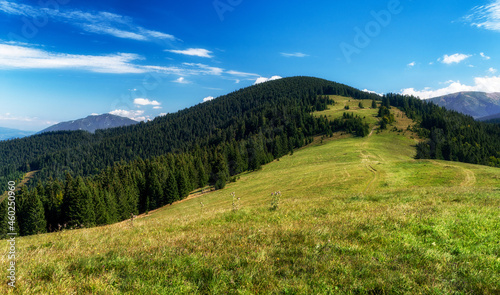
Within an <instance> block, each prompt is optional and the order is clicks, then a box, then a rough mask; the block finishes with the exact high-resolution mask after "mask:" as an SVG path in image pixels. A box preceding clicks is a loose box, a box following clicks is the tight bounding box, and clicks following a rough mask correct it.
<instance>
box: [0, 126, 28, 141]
mask: <svg viewBox="0 0 500 295" xmlns="http://www.w3.org/2000/svg"><path fill="white" fill-rule="evenodd" d="M34 133H35V132H34V131H25V130H20V129H14V128H6V127H0V141H2V140H9V139H15V138H23V137H25V136H30V135H32V134H34Z"/></svg>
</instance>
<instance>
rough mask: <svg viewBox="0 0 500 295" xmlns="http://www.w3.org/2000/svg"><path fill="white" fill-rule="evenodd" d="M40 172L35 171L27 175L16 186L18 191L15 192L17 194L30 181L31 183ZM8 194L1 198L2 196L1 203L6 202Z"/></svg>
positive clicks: (5, 193)
mask: <svg viewBox="0 0 500 295" xmlns="http://www.w3.org/2000/svg"><path fill="white" fill-rule="evenodd" d="M39 171H40V170H35V171H30V172H28V173H26V174H25V175H24V177H23V179H22V180H21V182H19V183H17V185H16V189H15V190H14V191H15V192H17V191H18V190H20V189H21V187H22V186H23V185H25V184H26V183H28V181H30V180H31V179H32V178H33V176H35V174H36V173H38V172H39ZM7 194H8V192H4V193H3V194H2V195H1V196H0V202H2V201H3V200H4V198H5V197H6V196H7Z"/></svg>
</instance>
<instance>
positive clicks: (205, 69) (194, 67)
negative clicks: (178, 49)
mask: <svg viewBox="0 0 500 295" xmlns="http://www.w3.org/2000/svg"><path fill="white" fill-rule="evenodd" d="M183 65H185V66H189V67H191V69H189V70H188V72H189V73H190V74H194V75H200V74H201V75H215V76H220V75H221V74H222V73H223V72H224V69H221V68H218V67H211V66H208V65H205V64H200V63H187V62H185V63H183Z"/></svg>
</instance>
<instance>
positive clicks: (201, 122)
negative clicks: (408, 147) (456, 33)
mask: <svg viewBox="0 0 500 295" xmlns="http://www.w3.org/2000/svg"><path fill="white" fill-rule="evenodd" d="M332 93H333V94H337V95H333V94H332ZM339 95H340V96H339ZM342 95H343V96H346V95H349V96H350V97H351V99H352V101H349V100H347V101H346V100H345V98H342ZM380 98H381V97H379V96H377V95H373V94H367V93H364V92H361V91H359V90H356V89H353V88H350V87H348V86H345V85H342V84H337V83H334V82H329V81H326V80H321V79H316V78H309V77H294V78H286V79H281V80H277V81H271V82H267V83H264V84H261V85H256V86H253V87H249V88H245V89H242V90H239V91H236V92H234V93H231V94H229V95H227V96H222V97H219V98H217V99H215V100H213V101H210V102H207V103H203V104H200V105H197V106H194V107H192V108H190V109H186V110H183V111H180V112H178V113H176V114H171V115H168V116H165V117H161V118H157V119H156V120H155V121H153V122H149V123H140V124H137V125H133V126H128V127H123V128H115V129H110V130H102V131H98V132H96V134H94V135H92V134H89V133H88V132H83V131H77V132H67V131H66V132H51V133H47V134H41V135H37V136H33V137H30V138H28V139H23V140H17V141H10V142H7V144H5V145H4V146H3V147H4V149H1V150H0V151H1V152H2V153H3V154H5V155H6V157H5V158H0V159H1V161H3V162H4V163H7V165H4V166H3V167H2V168H3V171H5V174H4V175H2V176H0V180H6V179H7V180H6V181H2V182H1V183H3V184H6V183H7V181H9V180H10V179H20V178H22V177H23V175H24V172H28V171H33V170H37V171H38V172H37V173H36V174H35V175H34V176H33V178H32V179H31V181H30V182H29V183H28V184H29V187H28V188H25V189H24V190H21V192H20V193H19V194H18V203H19V205H20V208H19V209H18V210H17V214H18V221H19V222H18V225H19V233H20V234H21V235H32V234H37V233H43V232H52V231H55V230H57V229H58V228H59V227H60V226H61V225H66V226H67V227H68V228H74V227H77V226H78V227H81V226H85V227H92V226H101V225H106V224H112V223H115V222H119V221H122V220H125V219H127V218H129V217H130V216H131V214H142V213H145V212H149V211H152V210H155V209H157V208H159V207H162V206H164V205H167V204H172V203H173V202H176V201H179V200H182V199H184V198H186V197H187V196H188V194H189V192H190V191H192V190H194V189H197V188H202V187H205V186H206V185H210V186H211V187H212V188H214V189H222V188H224V187H225V186H226V185H227V184H228V183H231V182H234V181H235V180H236V179H237V175H239V174H241V173H243V172H247V171H258V170H259V169H260V168H261V167H262V165H265V164H267V163H270V162H272V161H274V160H277V159H280V158H281V157H283V156H286V155H288V154H293V152H294V151H295V150H297V149H299V148H302V147H304V146H306V145H308V144H310V143H311V142H312V141H313V140H314V138H317V137H318V136H319V137H321V138H322V139H321V140H328V139H330V138H333V137H334V134H336V133H337V132H341V133H342V134H344V135H347V134H351V135H355V136H357V137H366V136H369V135H370V134H373V131H374V129H373V127H372V128H370V125H371V126H375V125H377V126H378V124H380V129H385V128H392V129H391V130H394V131H399V132H412V133H415V135H414V137H415V138H416V136H417V135H418V136H419V138H421V139H422V140H421V141H420V142H418V143H415V144H416V146H417V151H416V155H415V157H416V158H419V159H437V160H454V161H461V162H468V163H472V164H484V165H490V166H500V152H499V151H500V146H499V145H500V140H499V139H500V127H499V126H496V125H493V124H484V123H481V122H477V121H474V120H473V119H472V118H471V117H469V116H464V115H461V114H459V113H457V112H453V111H446V110H444V109H442V108H440V107H438V106H436V105H434V104H428V103H426V102H422V101H421V100H419V99H417V98H413V97H408V96H401V95H394V94H387V95H385V96H384V97H383V98H382V99H381V100H382V101H381V103H379V107H377V101H376V99H380ZM327 105H332V106H331V107H330V109H329V110H326V109H327ZM391 105H392V107H391ZM395 107H398V108H399V109H400V110H401V111H399V110H398V109H396V108H395ZM391 109H393V111H392V113H391ZM351 110H352V111H351ZM325 111H326V112H325ZM354 111H355V112H354ZM313 112H316V113H315V114H313ZM323 112H325V113H323ZM400 112H401V114H405V115H406V116H408V117H409V118H411V119H413V120H415V122H411V121H408V122H406V123H405V124H404V125H402V126H398V127H393V126H392V125H391V124H392V123H393V121H394V120H395V119H396V115H398V116H399V113H400ZM374 115H376V117H374ZM0 146H1V143H0ZM33 146H37V148H36V149H34V148H32V147H33ZM23 151H25V152H26V155H24V154H22V152H23ZM30 157H33V158H34V160H30ZM16 161H17V163H18V165H20V166H18V168H17V169H16V167H15V166H12V164H15V163H16ZM8 163H11V165H8ZM0 221H1V220H0ZM2 231H3V232H0V234H5V232H4V231H5V229H3V230H2Z"/></svg>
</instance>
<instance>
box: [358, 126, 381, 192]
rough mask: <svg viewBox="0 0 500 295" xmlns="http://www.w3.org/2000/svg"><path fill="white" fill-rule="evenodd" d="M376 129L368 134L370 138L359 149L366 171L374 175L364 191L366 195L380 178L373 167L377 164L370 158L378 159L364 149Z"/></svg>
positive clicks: (375, 127)
mask: <svg viewBox="0 0 500 295" xmlns="http://www.w3.org/2000/svg"><path fill="white" fill-rule="evenodd" d="M375 129H377V126H374V127H373V128H372V130H371V131H370V134H368V136H367V137H366V138H365V139H364V140H363V142H362V143H361V144H360V145H359V148H360V150H359V153H360V154H361V163H362V164H364V166H365V167H366V169H368V171H370V173H372V174H373V178H372V179H371V180H370V182H368V184H367V185H366V187H365V189H364V190H363V194H365V193H366V192H368V191H369V190H370V189H371V188H372V186H373V184H374V183H375V182H376V181H377V180H378V177H379V173H378V171H377V169H375V168H373V166H372V165H373V164H375V163H376V162H375V161H373V160H370V158H374V159H376V158H377V157H376V156H374V155H372V154H371V153H369V152H368V151H366V150H364V149H363V148H364V147H365V146H366V144H367V142H368V140H369V138H370V137H371V136H372V134H373V131H375Z"/></svg>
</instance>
